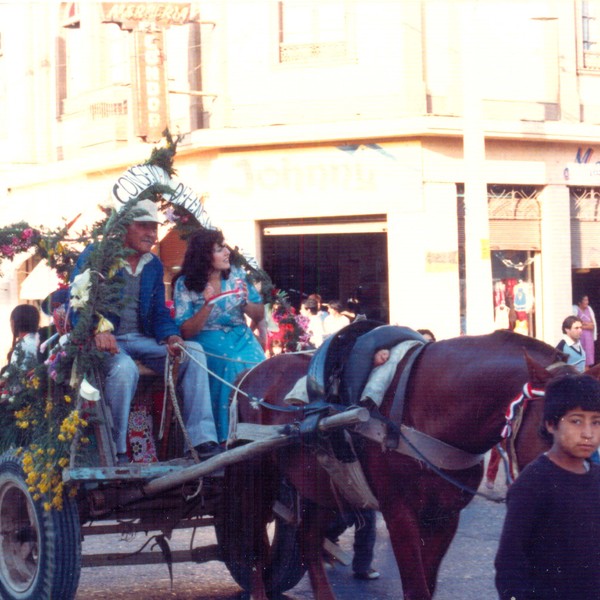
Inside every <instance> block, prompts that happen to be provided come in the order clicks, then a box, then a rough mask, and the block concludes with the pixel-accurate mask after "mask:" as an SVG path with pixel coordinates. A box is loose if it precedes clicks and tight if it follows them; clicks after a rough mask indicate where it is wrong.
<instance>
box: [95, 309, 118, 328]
mask: <svg viewBox="0 0 600 600" xmlns="http://www.w3.org/2000/svg"><path fill="white" fill-rule="evenodd" d="M97 314H98V317H99V319H98V325H96V333H106V332H109V333H110V332H111V331H114V329H115V328H114V326H113V324H112V323H111V322H110V321H109V320H108V319H107V318H106V317H103V316H102V315H101V314H100V313H97Z"/></svg>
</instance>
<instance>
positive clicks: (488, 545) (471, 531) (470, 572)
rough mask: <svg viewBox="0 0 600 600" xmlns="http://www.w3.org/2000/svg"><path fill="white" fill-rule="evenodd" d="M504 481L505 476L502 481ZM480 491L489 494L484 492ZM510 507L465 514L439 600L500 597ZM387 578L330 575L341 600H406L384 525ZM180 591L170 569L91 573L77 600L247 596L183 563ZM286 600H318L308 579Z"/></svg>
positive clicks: (347, 545) (115, 543) (178, 540)
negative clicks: (497, 565) (501, 551)
mask: <svg viewBox="0 0 600 600" xmlns="http://www.w3.org/2000/svg"><path fill="white" fill-rule="evenodd" d="M500 478H501V477H499V479H500ZM497 488H498V489H497V491H495V492H494V494H495V495H500V496H501V495H503V494H504V492H505V488H504V486H503V485H502V484H500V485H498V484H497ZM481 491H487V490H485V489H484V488H481ZM504 513H505V506H504V504H496V503H493V502H490V501H489V500H486V499H483V498H480V497H476V498H475V499H474V500H473V501H472V502H471V504H469V506H468V507H467V508H466V509H465V510H463V512H462V514H461V520H460V525H459V529H458V532H457V534H456V536H455V538H454V540H453V542H452V545H451V547H450V550H449V551H448V554H447V555H446V557H445V558H444V561H443V563H442V566H441V569H440V573H439V577H438V585H437V590H436V594H435V600H457V599H459V598H460V599H461V600H488V599H489V600H493V599H495V598H497V596H496V592H495V588H494V564H493V563H494V556H495V553H496V549H497V546H498V540H499V536H500V531H501V528H502V522H503V519H504ZM189 537H190V536H189V532H187V533H186V532H176V533H175V534H174V537H173V540H172V542H171V547H172V548H173V549H176V548H186V547H187V546H188V545H189ZM144 541H145V539H144V538H143V536H140V537H139V538H136V539H135V540H133V541H129V542H126V541H119V539H118V537H115V536H103V537H98V538H95V539H94V538H92V539H90V540H89V541H87V540H86V541H85V542H84V552H88V553H89V552H116V551H129V552H133V551H135V550H136V549H138V548H139V547H140V546H141V545H142V544H143V543H144ZM352 542H353V530H352V529H350V530H348V531H347V532H346V533H344V535H343V536H342V537H341V538H340V545H341V547H342V548H343V549H344V550H346V551H348V552H352ZM208 543H214V533H213V531H212V529H211V528H206V530H202V531H200V532H197V533H196V540H195V545H204V544H208ZM373 566H374V568H376V569H377V570H378V571H380V573H381V577H380V578H379V579H378V580H375V581H357V580H355V579H354V578H353V577H352V571H351V569H350V567H344V566H342V565H339V564H338V565H336V566H335V567H334V568H331V569H329V570H328V574H329V578H330V581H331V582H332V585H333V587H334V590H335V592H336V595H337V597H338V599H339V600H348V599H352V600H355V598H356V597H360V598H361V600H388V599H392V598H393V599H396V600H397V599H399V598H402V594H401V588H400V578H399V575H398V569H397V567H396V563H395V560H394V556H393V553H392V551H391V547H390V543H389V537H388V534H387V530H386V527H385V523H384V522H383V520H382V519H381V518H379V519H378V523H377V542H376V546H375V559H374V563H373ZM173 572H174V580H173V585H172V586H171V582H170V579H169V573H168V569H167V566H166V565H163V564H159V565H152V566H147V565H146V566H136V567H115V568H85V569H83V570H82V575H81V582H80V585H79V589H78V593H77V596H76V599H77V600H96V599H98V600H99V599H105V598H110V599H111V600H160V599H162V598H175V599H177V600H240V599H241V598H243V595H242V594H241V593H240V588H239V587H238V586H237V585H236V584H235V582H234V581H233V580H232V578H231V576H230V575H229V572H228V571H227V569H226V567H225V566H224V565H223V564H222V563H220V562H216V561H214V562H210V563H205V564H202V565H197V564H193V563H179V564H175V565H174V566H173ZM284 598H285V599H286V600H310V599H312V598H313V596H312V592H311V590H310V585H309V582H308V577H306V576H305V577H304V578H303V579H302V581H301V582H300V583H299V584H298V585H297V586H296V587H295V588H293V589H292V590H290V591H288V592H287V593H286V594H285V596H284Z"/></svg>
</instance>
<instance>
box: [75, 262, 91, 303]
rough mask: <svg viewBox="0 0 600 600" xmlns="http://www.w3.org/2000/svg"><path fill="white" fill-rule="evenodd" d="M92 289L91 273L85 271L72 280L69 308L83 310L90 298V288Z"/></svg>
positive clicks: (87, 270)
mask: <svg viewBox="0 0 600 600" xmlns="http://www.w3.org/2000/svg"><path fill="white" fill-rule="evenodd" d="M91 287H92V280H91V272H90V270H89V269H86V270H85V271H84V272H83V273H80V274H79V275H77V277H75V279H73V283H72V284H71V307H72V308H75V309H77V308H83V307H84V306H85V305H86V304H87V302H88V300H89V298H90V288H91Z"/></svg>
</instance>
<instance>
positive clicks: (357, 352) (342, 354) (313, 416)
mask: <svg viewBox="0 0 600 600" xmlns="http://www.w3.org/2000/svg"><path fill="white" fill-rule="evenodd" d="M359 323H360V325H359V324H358V323H357V325H358V326H359V327H360V329H359V330H355V331H353V330H352V327H353V326H352V325H351V326H349V327H347V328H345V329H343V330H342V331H341V332H340V333H341V335H340V334H338V336H340V337H338V336H334V337H333V338H329V340H326V343H325V344H324V345H323V346H321V347H320V348H319V349H318V350H317V352H316V353H315V355H314V356H313V358H312V360H311V363H310V366H309V370H308V378H307V388H308V396H309V399H310V402H309V404H307V405H306V406H305V411H307V412H308V413H309V416H308V417H307V418H306V419H305V421H304V422H303V423H302V428H303V429H304V431H305V432H308V431H309V430H314V428H316V423H317V422H318V419H319V418H320V417H319V410H318V409H319V407H322V409H323V410H326V407H331V406H332V403H333V404H334V405H337V406H336V407H337V408H341V409H343V408H345V407H348V406H356V405H357V404H359V400H360V392H361V391H362V388H363V387H364V385H365V383H366V381H367V378H368V376H369V373H370V370H371V363H372V357H373V354H374V353H375V351H377V350H378V349H380V348H391V347H394V346H396V345H397V344H401V343H404V342H410V343H408V344H407V346H408V347H409V348H408V351H407V352H406V355H405V356H404V357H403V358H402V360H401V362H400V364H399V368H401V373H400V378H399V380H398V384H397V386H396V391H395V393H394V398H393V403H392V408H391V411H390V417H389V418H387V417H385V416H383V415H382V414H381V413H380V412H379V410H378V408H377V406H376V405H373V406H370V407H368V408H369V409H370V414H371V418H370V419H369V421H367V422H366V423H362V424H360V425H356V426H355V427H354V428H353V429H352V430H351V432H352V433H354V434H358V435H359V436H360V437H363V438H366V439H369V440H372V441H375V442H378V443H380V444H381V446H382V449H384V450H392V451H395V452H398V453H400V454H404V455H406V456H410V457H411V458H414V459H416V460H419V461H421V462H424V463H425V464H426V465H427V466H429V467H430V468H432V469H433V470H434V471H436V472H440V474H442V473H441V471H440V470H451V471H453V470H455V471H459V470H464V469H468V468H471V467H473V466H476V465H478V464H480V463H481V461H482V460H483V455H482V454H472V453H470V452H466V451H464V450H461V449H460V448H456V447H454V446H451V445H449V444H447V443H445V442H443V441H441V440H438V439H436V438H434V437H432V436H429V435H427V434H425V433H423V432H421V431H419V430H417V429H414V428H412V427H408V426H406V425H404V424H402V418H403V414H404V403H405V398H406V390H407V387H408V382H409V379H410V375H411V372H412V368H413V367H414V365H415V364H416V361H417V359H418V357H419V356H420V355H421V352H422V351H423V350H424V349H425V347H426V345H427V342H426V340H424V338H422V336H420V334H417V333H416V332H414V331H413V330H411V329H408V328H405V327H397V326H391V325H379V324H375V325H373V324H372V323H373V322H369V321H366V322H364V321H363V322H359ZM340 403H341V404H342V406H340ZM311 408H314V409H317V410H314V412H311ZM305 414H306V413H305ZM309 439H310V438H309ZM310 443H312V444H314V447H315V451H316V454H317V458H318V460H319V462H320V463H321V465H322V466H323V467H324V468H325V469H326V470H327V471H328V473H329V475H330V477H331V479H332V482H333V484H334V486H335V488H337V491H339V492H340V493H341V495H342V496H344V498H345V499H346V500H347V501H348V502H349V503H350V504H351V505H353V506H358V507H361V508H378V505H377V500H376V499H375V498H374V496H373V494H372V492H371V490H370V488H369V486H368V483H367V482H366V478H365V476H364V473H363V471H362V467H361V466H360V462H359V460H358V456H357V454H356V452H355V449H354V443H353V437H352V435H351V434H350V433H348V432H346V431H338V432H335V433H334V434H331V435H329V436H328V437H327V439H326V440H322V439H321V440H319V439H318V438H317V439H314V438H313V439H312V440H311V442H310ZM442 476H443V474H442Z"/></svg>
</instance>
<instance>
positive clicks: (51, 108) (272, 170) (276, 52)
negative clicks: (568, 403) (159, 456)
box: [0, 0, 600, 344]
mask: <svg viewBox="0 0 600 600" xmlns="http://www.w3.org/2000/svg"><path fill="white" fill-rule="evenodd" d="M598 17H600V2H595V1H588V2H583V1H579V0H572V1H571V0H555V1H552V0H547V1H539V2H538V1H533V0H531V1H530V0H525V1H523V2H514V3H506V2H493V1H491V2H481V3H472V2H466V1H465V2H462V1H460V0H459V1H450V0H447V1H445V0H431V1H426V0H423V1H418V0H412V1H410V2H406V1H401V0H281V1H275V0H219V1H217V0H207V1H202V2H192V3H166V2H165V3H155V2H153V3H143V2H127V3H116V2H114V3H113V2H109V3H90V2H85V3H84V2H81V3H33V2H22V3H9V4H4V5H1V6H0V34H1V36H0V39H1V49H0V142H1V144H0V207H1V208H2V212H1V213H0V214H2V217H1V221H2V224H3V225H7V224H9V223H13V222H15V221H18V220H20V219H24V220H26V221H28V222H29V223H30V224H32V225H36V224H39V223H44V224H46V225H48V224H52V223H57V224H58V222H59V217H65V218H66V219H71V218H73V216H75V215H77V214H80V213H81V214H82V216H81V217H80V222H81V223H84V222H86V219H91V218H92V216H91V215H92V214H93V208H94V206H95V205H96V204H98V203H99V202H103V201H104V200H105V199H106V198H107V196H108V193H109V191H110V189H111V187H112V185H113V182H114V181H115V179H116V178H117V177H118V176H119V174H120V173H121V172H122V171H124V170H125V169H126V168H128V167H129V166H130V165H132V164H136V163H139V162H143V161H144V160H146V159H147V157H148V156H149V154H150V151H151V149H152V147H153V145H154V144H155V143H157V142H158V141H159V139H160V132H161V131H162V130H163V129H164V127H165V126H167V125H168V126H169V128H170V130H171V131H172V132H173V133H174V134H182V135H183V139H182V142H181V143H180V145H179V150H178V155H177V157H176V165H175V166H176V168H177V171H178V177H179V179H181V180H182V181H183V182H184V183H186V184H187V185H189V186H190V187H192V188H193V189H194V190H195V191H196V192H197V193H198V194H201V195H202V196H203V197H204V201H205V204H206V206H207V209H208V211H209V213H210V215H211V217H212V219H213V221H214V222H215V223H216V224H218V225H219V226H221V228H222V229H223V230H224V231H225V234H226V236H227V238H228V239H229V240H230V241H231V242H232V243H234V244H236V245H239V246H241V247H243V248H244V249H246V250H248V251H250V252H251V253H253V254H254V255H255V256H256V257H257V258H258V260H259V262H260V263H261V265H262V266H263V267H264V268H265V269H266V270H267V271H268V272H269V273H270V274H271V276H272V278H273V280H274V281H275V283H276V285H278V286H279V287H281V288H283V289H286V290H288V291H289V293H290V296H291V298H292V299H293V300H295V301H297V302H298V301H299V298H300V296H301V294H309V293H312V292H315V291H318V292H319V293H321V295H322V296H323V297H324V300H329V299H334V298H337V299H341V300H342V301H345V300H346V299H347V298H350V297H359V298H360V300H361V302H362V304H363V306H364V308H365V309H366V310H367V312H368V313H369V314H370V316H373V317H376V318H381V319H383V320H385V321H388V320H389V322H391V323H399V324H402V325H408V326H411V327H414V328H419V327H427V328H429V329H432V330H433V331H434V332H435V334H436V336H437V337H439V338H445V337H452V336H456V335H460V334H461V333H467V334H477V333H483V332H486V331H491V330H492V329H493V328H495V327H503V326H509V327H511V328H513V329H516V330H517V331H521V332H523V333H526V334H527V335H532V336H535V337H538V338H540V339H544V340H545V341H547V342H549V343H551V344H555V343H556V342H557V340H558V339H559V337H560V335H561V332H560V324H561V322H562V320H563V318H564V317H565V316H566V315H567V314H569V313H570V310H571V304H572V294H573V293H574V292H584V293H587V294H589V296H590V300H591V304H592V306H593V307H594V308H595V309H596V311H597V312H598V313H600V211H599V210H598V205H599V202H600V164H597V163H596V159H597V157H598V156H599V155H600V141H599V140H600V49H599V48H600V46H599V42H600V30H599V29H598V25H597V23H599V22H600V19H599V18H598ZM598 160H600V159H598ZM183 251H184V246H183V244H182V243H181V242H180V240H178V239H176V236H175V235H174V234H173V233H169V232H168V230H166V229H165V231H163V232H161V242H160V244H159V247H158V249H157V252H158V253H159V254H160V255H161V258H162V260H163V262H164V263H165V264H166V266H167V271H168V274H169V275H172V274H173V273H174V272H175V270H176V268H177V266H178V264H179V263H180V261H181V258H182V254H183ZM6 266H7V268H6V269H5V265H3V266H2V268H3V271H5V276H4V278H3V279H0V325H2V326H4V323H8V313H9V312H10V309H11V308H12V307H13V306H14V305H15V304H16V303H17V302H21V301H32V302H35V301H37V300H39V298H43V297H44V296H45V295H46V294H47V293H48V291H50V290H48V289H47V287H48V285H49V284H48V283H47V281H46V279H47V278H46V279H44V277H45V275H43V274H42V271H43V268H42V267H36V265H35V264H33V261H32V260H31V259H27V257H24V258H23V260H22V261H18V260H15V262H14V263H11V264H8V265H6ZM503 302H504V305H503V304H502V303H503ZM506 309H507V310H506Z"/></svg>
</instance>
